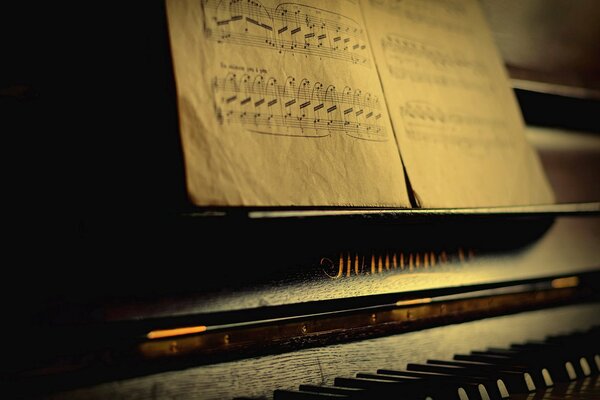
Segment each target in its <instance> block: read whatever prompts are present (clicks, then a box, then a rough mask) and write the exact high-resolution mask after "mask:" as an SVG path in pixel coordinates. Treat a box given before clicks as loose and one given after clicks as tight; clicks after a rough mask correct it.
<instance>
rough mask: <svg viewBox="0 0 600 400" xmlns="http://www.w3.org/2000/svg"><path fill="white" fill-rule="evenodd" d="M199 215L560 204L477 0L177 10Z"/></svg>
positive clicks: (179, 75)
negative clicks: (203, 210) (223, 210)
mask: <svg viewBox="0 0 600 400" xmlns="http://www.w3.org/2000/svg"><path fill="white" fill-rule="evenodd" d="M167 13H168V22H169V32H170V38H171V47H172V55H173V63H174V70H175V78H176V84H177V92H178V106H179V116H180V131H181V136H182V144H183V151H184V158H185V164H186V176H187V185H188V192H189V195H190V197H191V199H192V201H193V202H194V203H195V204H197V205H244V206H358V207H411V201H410V200H409V193H410V196H412V199H413V201H412V205H413V206H419V207H483V206H504V205H521V204H544V203H551V202H553V194H552V191H551V189H550V186H549V184H548V182H547V180H546V178H545V176H544V172H543V170H542V167H541V164H540V161H539V159H538V157H537V154H535V152H534V151H533V149H532V148H531V147H530V146H529V144H528V143H527V141H526V139H525V136H524V133H523V121H522V118H521V115H520V110H519V108H518V105H517V103H516V100H515V98H514V95H513V93H512V90H511V88H510V86H509V83H508V79H507V75H506V72H505V70H504V67H503V63H502V60H501V59H500V57H499V55H498V52H497V50H496V48H495V45H494V43H493V39H492V37H491V33H490V31H489V29H488V27H487V25H486V22H485V18H484V15H483V13H482V10H481V9H480V5H479V3H478V2H477V1H476V0H328V1H312V0H297V1H292V2H288V1H283V0H201V1H198V0H167Z"/></svg>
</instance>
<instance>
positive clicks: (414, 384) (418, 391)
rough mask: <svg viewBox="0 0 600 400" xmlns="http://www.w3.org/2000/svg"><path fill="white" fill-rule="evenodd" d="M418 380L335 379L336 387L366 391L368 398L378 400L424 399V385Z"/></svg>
mask: <svg viewBox="0 0 600 400" xmlns="http://www.w3.org/2000/svg"><path fill="white" fill-rule="evenodd" d="M421 383H422V382H420V381H419V380H418V379H417V380H415V379H404V380H397V381H390V380H386V379H379V378H376V379H364V378H344V377H338V378H335V379H334V385H335V386H339V387H345V388H358V389H363V390H365V394H367V396H366V397H367V398H377V399H398V397H399V395H400V394H401V395H402V398H406V399H422V398H424V397H425V396H426V394H424V393H423V385H422V384H421Z"/></svg>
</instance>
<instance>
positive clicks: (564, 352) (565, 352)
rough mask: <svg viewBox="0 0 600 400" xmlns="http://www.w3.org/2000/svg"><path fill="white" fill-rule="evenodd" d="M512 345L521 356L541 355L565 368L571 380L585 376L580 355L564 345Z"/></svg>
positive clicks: (544, 358) (557, 365) (557, 366)
mask: <svg viewBox="0 0 600 400" xmlns="http://www.w3.org/2000/svg"><path fill="white" fill-rule="evenodd" d="M510 347H511V350H515V351H516V353H517V354H518V355H519V356H521V357H539V358H541V359H543V360H545V361H547V362H550V363H551V364H552V365H556V368H557V369H561V368H563V369H564V372H566V374H567V378H568V379H569V380H571V381H574V380H575V379H577V378H578V377H579V378H583V377H584V376H585V375H584V373H583V370H582V369H581V367H580V364H579V362H578V361H579V357H577V356H576V355H575V354H573V353H572V352H571V351H569V349H568V348H565V347H563V346H560V345H557V344H551V343H525V344H513V345H511V346H510Z"/></svg>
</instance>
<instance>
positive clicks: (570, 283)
mask: <svg viewBox="0 0 600 400" xmlns="http://www.w3.org/2000/svg"><path fill="white" fill-rule="evenodd" d="M550 284H551V285H552V287H553V288H554V289H562V288H568V287H575V286H579V278H578V277H576V276H568V277H566V278H557V279H553V280H552V282H551V283H550Z"/></svg>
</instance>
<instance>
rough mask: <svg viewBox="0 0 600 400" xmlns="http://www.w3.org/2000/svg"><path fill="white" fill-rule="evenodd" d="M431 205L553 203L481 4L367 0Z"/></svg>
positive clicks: (381, 65) (407, 151)
mask: <svg viewBox="0 0 600 400" xmlns="http://www.w3.org/2000/svg"><path fill="white" fill-rule="evenodd" d="M361 5H362V7H363V11H364V14H365V20H366V21H367V26H368V34H369V37H370V43H371V45H372V46H373V53H374V56H375V60H376V63H377V66H378V69H379V73H380V76H381V81H382V85H383V90H384V92H385V97H386V102H387V104H388V106H389V112H390V114H391V118H392V123H393V126H394V130H395V133H396V139H397V141H398V145H399V148H400V152H401V155H402V159H403V162H404V164H405V168H406V171H407V175H408V178H409V181H410V183H411V186H412V189H413V192H414V194H415V198H416V199H417V201H418V203H419V204H420V205H421V206H423V207H480V206H503V205H523V204H542V203H551V202H553V195H552V192H551V189H550V186H549V184H548V182H547V180H546V178H545V176H544V172H543V170H542V168H541V165H540V162H539V159H538V157H537V154H535V153H534V151H533V149H532V148H531V147H530V145H529V144H528V143H527V142H526V139H525V135H524V129H523V122H522V117H521V114H520V110H519V108H518V104H517V103H516V100H515V98H514V94H513V92H512V90H511V89H510V86H509V82H508V78H507V75H506V71H505V69H504V66H503V63H502V61H501V59H500V57H499V55H498V52H497V50H496V47H495V45H494V43H493V39H492V37H491V33H490V31H489V29H488V27H487V25H486V22H485V19H484V15H483V13H482V11H481V9H480V7H479V4H478V2H477V1H476V0H361Z"/></svg>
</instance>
